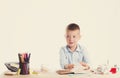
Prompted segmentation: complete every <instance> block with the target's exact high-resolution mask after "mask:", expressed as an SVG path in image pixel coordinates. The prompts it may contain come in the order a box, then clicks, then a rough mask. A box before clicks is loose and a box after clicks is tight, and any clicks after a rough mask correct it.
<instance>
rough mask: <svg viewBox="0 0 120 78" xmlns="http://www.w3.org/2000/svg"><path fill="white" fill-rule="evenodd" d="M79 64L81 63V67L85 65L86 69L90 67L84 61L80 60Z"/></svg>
mask: <svg viewBox="0 0 120 78" xmlns="http://www.w3.org/2000/svg"><path fill="white" fill-rule="evenodd" d="M80 64H81V65H82V66H83V67H85V69H84V70H88V69H90V67H89V66H88V65H87V64H86V63H84V62H80Z"/></svg>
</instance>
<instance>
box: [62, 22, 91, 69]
mask: <svg viewBox="0 0 120 78" xmlns="http://www.w3.org/2000/svg"><path fill="white" fill-rule="evenodd" d="M80 37H81V36H80V28H79V26H78V25H77V24H75V23H71V24H69V25H68V26H67V28H66V42H67V45H66V46H65V47H62V48H61V50H60V64H61V67H62V68H63V69H72V68H74V66H75V64H79V65H81V66H83V67H85V69H89V66H88V65H87V63H88V59H87V57H86V55H85V49H84V48H83V47H82V46H81V45H79V44H78V41H79V39H80Z"/></svg>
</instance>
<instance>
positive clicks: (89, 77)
mask: <svg viewBox="0 0 120 78" xmlns="http://www.w3.org/2000/svg"><path fill="white" fill-rule="evenodd" d="M0 78H120V73H117V74H107V75H99V74H93V73H86V74H68V75H59V74H57V73H40V74H34V75H12V76H8V75H4V74H1V75H0Z"/></svg>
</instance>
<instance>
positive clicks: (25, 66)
mask: <svg viewBox="0 0 120 78" xmlns="http://www.w3.org/2000/svg"><path fill="white" fill-rule="evenodd" d="M19 68H20V69H21V71H20V74H21V75H28V74H29V73H30V72H29V63H28V62H25V63H19Z"/></svg>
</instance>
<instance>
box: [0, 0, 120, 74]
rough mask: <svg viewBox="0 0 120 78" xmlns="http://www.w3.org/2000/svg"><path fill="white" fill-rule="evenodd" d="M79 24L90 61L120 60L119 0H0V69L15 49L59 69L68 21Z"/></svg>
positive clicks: (13, 56)
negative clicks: (60, 51) (60, 52)
mask: <svg viewBox="0 0 120 78" xmlns="http://www.w3.org/2000/svg"><path fill="white" fill-rule="evenodd" d="M72 22H74V23H77V24H79V25H80V27H81V35H82V38H81V40H80V41H79V43H82V44H84V45H85V47H86V48H87V50H88V52H89V56H90V60H91V65H99V64H105V63H106V62H107V60H109V63H110V64H111V65H114V64H120V61H119V59H120V57H119V55H120V53H119V52H120V49H119V45H120V41H119V40H120V35H119V33H120V31H119V29H120V27H119V26H120V0H0V73H2V72H3V71H5V70H7V69H6V68H5V66H4V63H5V62H12V61H18V55H17V54H18V53H24V52H28V53H31V60H30V61H31V62H30V65H31V67H32V68H40V66H41V64H44V65H46V66H49V67H50V68H51V69H59V68H60V65H59V50H60V48H61V46H64V45H66V41H65V37H64V34H65V28H66V26H67V25H68V24H69V23H72Z"/></svg>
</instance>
